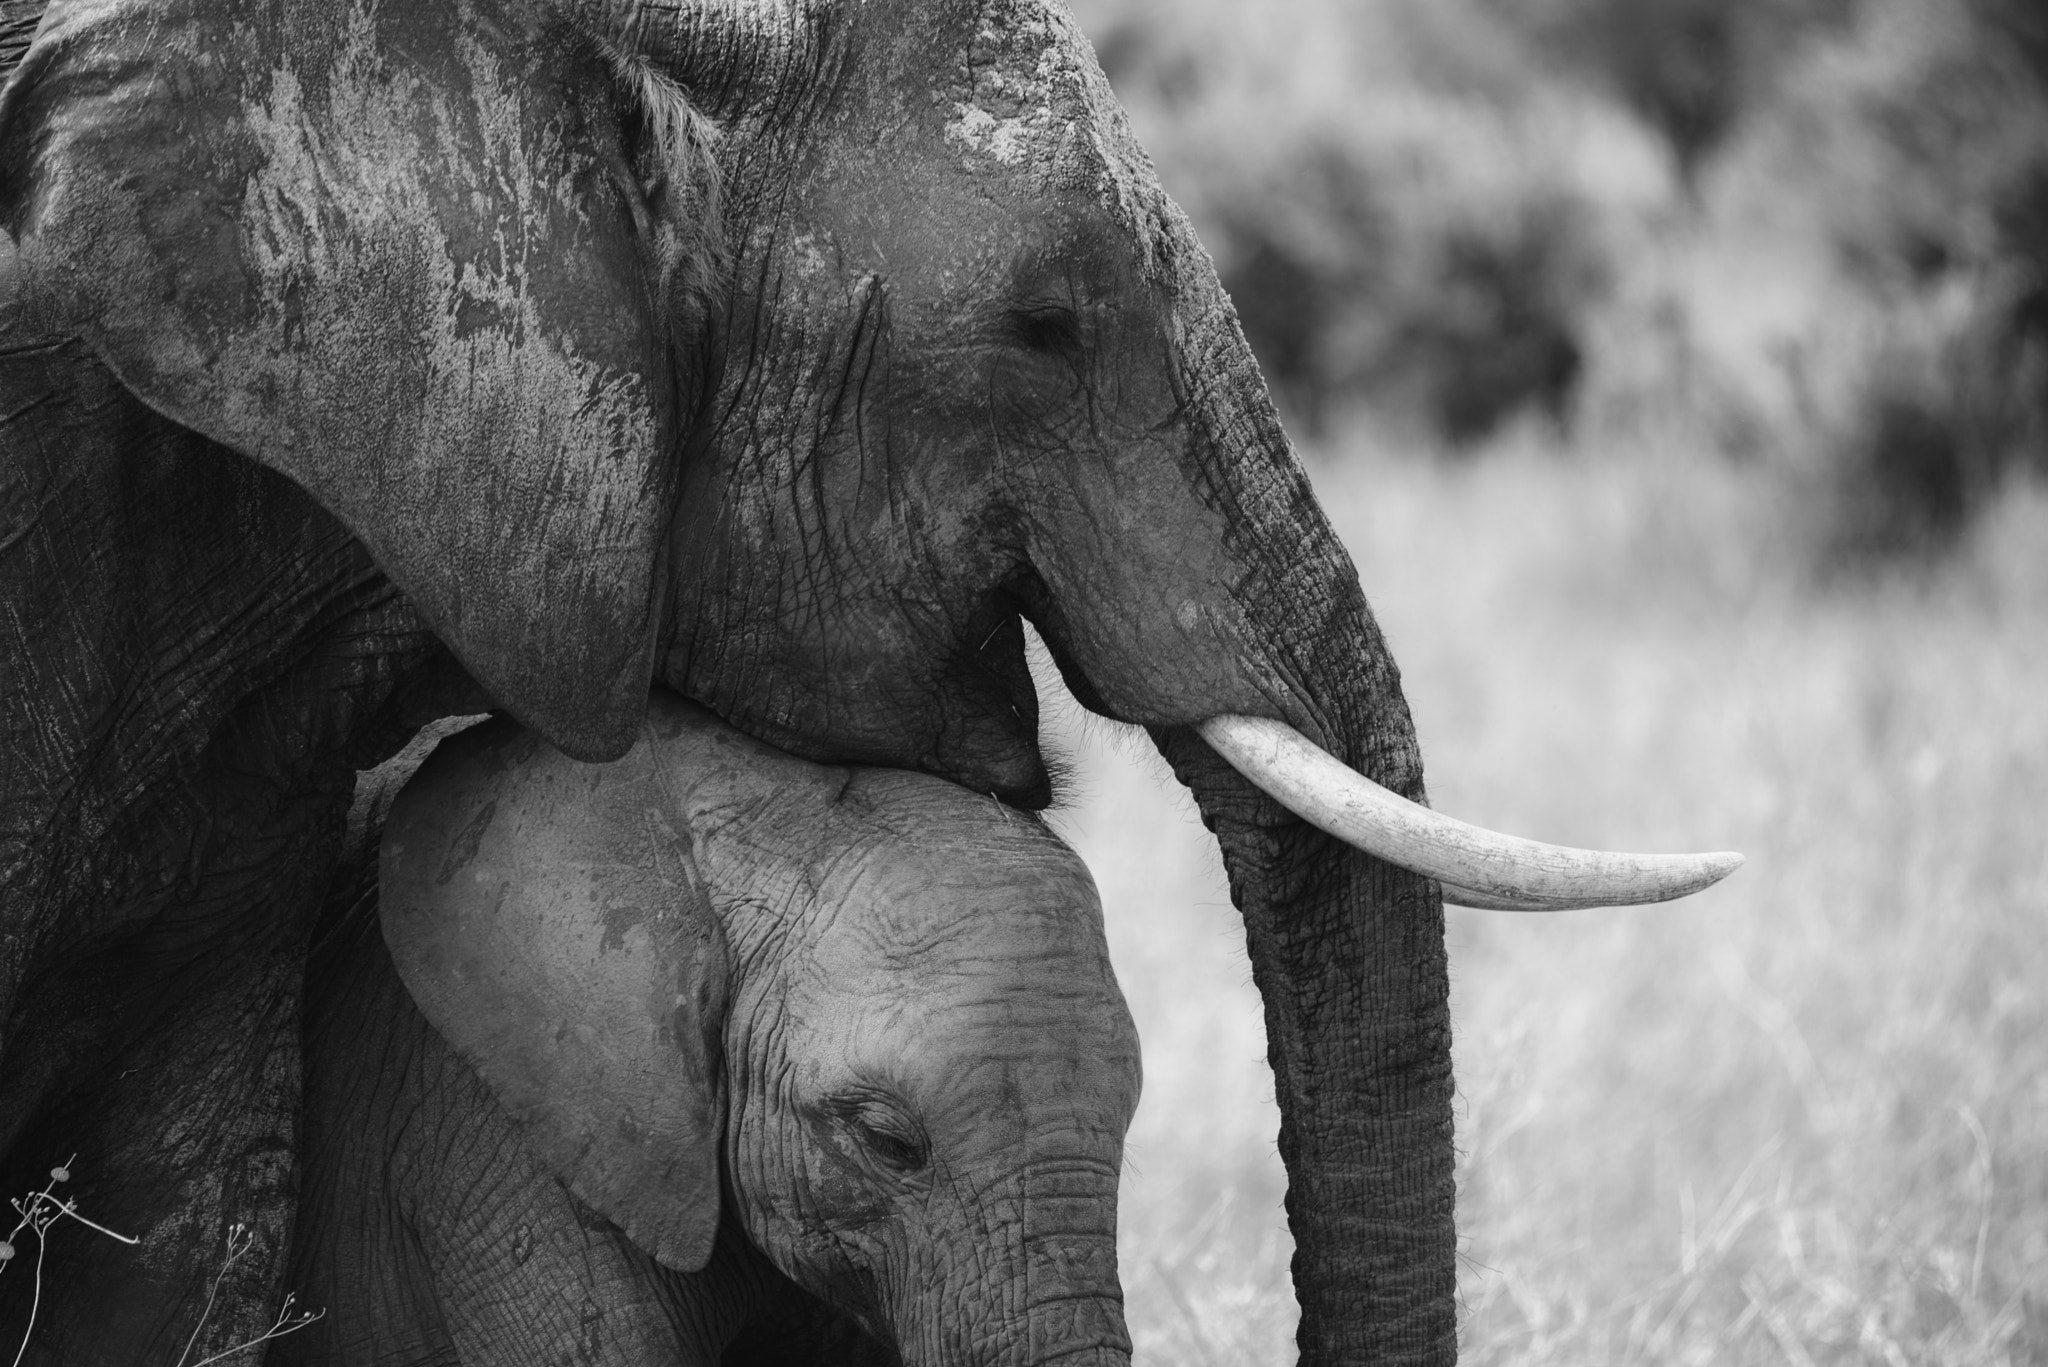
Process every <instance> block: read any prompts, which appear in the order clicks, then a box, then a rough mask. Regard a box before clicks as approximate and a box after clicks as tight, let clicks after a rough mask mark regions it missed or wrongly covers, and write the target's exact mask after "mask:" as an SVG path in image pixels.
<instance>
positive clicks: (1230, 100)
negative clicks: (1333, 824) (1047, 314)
mask: <svg viewBox="0 0 2048 1367" xmlns="http://www.w3.org/2000/svg"><path fill="white" fill-rule="evenodd" d="M1076 9H1077V11H1078V13H1079V15H1080V17H1081V19H1082V22H1083V24H1084V26H1085V27H1086V28H1087V29H1088V31H1089V32H1090V33H1091V34H1092V35H1093V36H1094V38H1095V41H1096V45H1097V51H1098V53H1099V55H1100V56H1101V58H1102V60H1103V64H1104V67H1105V69H1106V70H1107V71H1108V72H1109V75H1110V78H1111V81H1112V82H1113V83H1114V84H1115V85H1116V87H1117V89H1118V92H1119V94H1120V95H1121V96H1122V97H1123V99H1124V101H1125V103H1126V105H1127V106H1128V107H1129V109H1130V111H1131V115H1132V120H1133V123H1134V124H1135V125H1136V126H1137V131H1138V134H1139V137H1140V139H1141V141H1143V142H1144V144H1145V145H1146V146H1147V147H1148V148H1149V149H1150V150H1151V152H1152V154H1153V156H1154V158H1155V159H1156V160H1157V162H1158V163H1159V167H1160V171H1161V174H1162V176H1163V178H1164V179H1165V181H1166V183H1167V185H1168V186H1169V188H1170V189H1171V190H1172V191H1173V192H1174V194H1175V195H1176V196H1177V197H1178V198H1180V200H1181V201H1182V203H1183V204H1184V205H1185V206H1186V207H1187V208H1188V210H1189V212H1190V214H1191V215H1192V216H1193V218H1194V219H1195V222H1196V226H1197V228H1198V230H1199V231H1200V233H1201V234H1202V236H1203V239H1204V241H1205V242H1206V243H1207V244H1208V246H1209V248H1210V250H1211V251H1212V253H1213V254H1214V255H1215V256H1216V258H1217V263H1218V266H1219V268H1220V270H1221V271H1222V273H1223V277H1224V283H1225V285H1226V286H1227V287H1228V288H1229V289H1230V291H1231V295H1232V297H1233V299H1235V300H1236V302H1237V306H1238V310H1239V313H1240V316H1241V317H1242V319H1243V321H1244V325H1245V330H1246V333H1247V335H1248V336H1249V337H1250V339H1251V342H1252V345H1253V348H1254V349H1255V350H1256V351H1257V353H1258V355H1259V358H1260V361H1261V364H1262V365H1263V366H1264V368H1265V370H1266V372H1267V375H1268V378H1269V379H1270V380H1271V381H1272V382H1273V385H1274V388H1275V390H1276V391H1277V392H1278V393H1279V394H1280V396H1281V399H1282V402H1283V403H1284V404H1285V405H1286V406H1288V407H1289V408H1290V409H1291V410H1292V411H1293V414H1294V416H1295V418H1296V419H1297V420H1298V421H1300V422H1301V423H1302V424H1303V425H1304V426H1305V427H1306V428H1307V429H1308V430H1309V431H1311V433H1314V432H1318V431H1320V430H1321V429H1323V428H1324V427H1326V426H1327V425H1329V424H1330V423H1332V422H1334V421H1338V420H1343V421H1350V420H1352V419H1353V418H1354V417H1355V416H1357V415H1359V414H1369V415H1370V417H1371V419H1372V420H1373V421H1374V422H1375V423H1379V424H1385V423H1387V422H1389V421H1391V422H1393V423H1394V424H1396V425H1397V426H1399V427H1405V428H1406V429H1408V430H1409V431H1411V432H1413V433H1414V434H1415V435H1417V436H1418V437H1420V438H1422V439H1423V440H1425V441H1428V442H1433V443H1436V442H1440V443H1441V444H1442V445H1444V446H1445V447H1446V448H1447V449H1454V450H1455V449H1461V448H1464V447H1468V446H1471V445H1473V444H1476V443H1479V442H1481V441H1483V440H1484V439H1486V438H1487V437H1489V436H1490V435H1491V434H1493V433H1495V432H1496V431H1497V430H1499V429H1500V428H1501V427H1502V426H1503V425H1511V424H1514V423H1516V422H1517V421H1518V420H1519V419H1521V418H1522V417H1523V416H1524V415H1532V416H1534V417H1536V418H1537V419H1539V420H1540V421H1539V427H1538V431H1539V432H1541V431H1542V430H1544V428H1545V427H1546V426H1547V427H1548V428H1549V429H1550V430H1552V431H1554V432H1555V434H1556V440H1558V441H1560V442H1565V441H1595V442H1600V443H1602V444H1613V443H1615V442H1635V443H1638V444H1644V445H1650V446H1677V447H1680V448H1683V449H1685V450H1701V449H1705V450H1710V451H1711V450H1719V451H1721V452H1723V453H1726V454H1728V455H1730V456H1734V457H1737V458H1748V459H1755V460H1760V461H1763V462H1766V463H1768V464H1770V465H1771V466H1773V467H1775V468H1778V469H1780V470H1783V471H1786V472H1789V473H1790V474H1792V475H1793V476H1794V477H1795V484H1796V485H1797V487H1799V488H1802V489H1805V490H1807V491H1808V492H1809V493H1810V494H1811V500H1810V501H1811V505H1812V513H1813V516H1812V517H1811V518H1810V524H1811V526H1812V528H1813V532H1814V545H1815V547H1816V548H1817V549H1818V550H1819V551H1820V552H1821V553H1822V555H1823V556H1825V557H1828V558H1830V559H1832V560H1835V561H1840V562H1843V563H1860V562H1863V561H1866V560H1869V559H1872V558H1877V559H1883V558H1888V557H1893V556H1896V555H1900V554H1906V555H1914V554H1925V553H1928V552H1932V551H1936V550H1939V549H1940V548H1942V547H1944V546H1946V545H1948V544H1950V543H1951V542H1953V541H1954V540H1955V539H1956V537H1957V536H1958V535H1959V534H1960V533H1961V531H1962V530H1963V529H1964V528H1966V527H1967V526H1968V525H1969V523H1970V521H1971V519H1972V517H1973V515H1974V514H1975V512H1976V511H1977V510H1978V509H1979V508H1981V507H1982V506H1983V505H1984V504H1985V503H1986V502H1988V501H1989V500H1990V499H1991V498H1992V497H1994V496H1995V495H1996V493H1997V491H1998V490H1999V489H2000V488H2001V487H2002V486H2003V484H2004V483H2005V482H2006V481H2007V480H2008V479H2010V478H2011V477H2013V475H2014V473H2015V472H2017V471H2021V470H2042V469H2044V468H2048V455H2044V450H2048V5H2044V4H2043V3H2042V0H1268V3H1266V4H1263V5H1260V6H1256V7H1249V6H1242V5H1237V4H1229V3H1225V2H1224V0H1076Z"/></svg>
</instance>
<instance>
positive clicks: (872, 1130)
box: [853, 1114, 931, 1172]
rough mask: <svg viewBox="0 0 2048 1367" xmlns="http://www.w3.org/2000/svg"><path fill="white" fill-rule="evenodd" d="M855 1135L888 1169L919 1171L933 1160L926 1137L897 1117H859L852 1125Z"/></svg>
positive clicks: (869, 1115)
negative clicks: (912, 1129) (926, 1144)
mask: <svg viewBox="0 0 2048 1367" xmlns="http://www.w3.org/2000/svg"><path fill="white" fill-rule="evenodd" d="M853 1132H854V1133H855V1134H857V1135H859V1136H860V1142H861V1143H863V1144H865V1145H867V1147H868V1151H869V1152H870V1153H872V1154H874V1156H875V1157H876V1158H878V1159H880V1160H881V1161H882V1164H883V1165H884V1166H885V1167H891V1168H894V1169H896V1170H897V1171H898V1172H916V1171H917V1170H918V1169H920V1168H922V1167H924V1165H925V1164H926V1163H928V1162H930V1161H931V1154H930V1152H929V1151H928V1149H927V1148H926V1146H925V1141H924V1137H923V1136H922V1135H919V1134H916V1133H914V1132H912V1131H911V1129H910V1127H909V1126H908V1125H904V1124H902V1123H901V1122H900V1121H898V1120H897V1118H896V1117H894V1116H889V1117H886V1118H885V1117H882V1116H877V1115H874V1114H867V1115H862V1116H859V1117H857V1118H855V1120H854V1122H853Z"/></svg>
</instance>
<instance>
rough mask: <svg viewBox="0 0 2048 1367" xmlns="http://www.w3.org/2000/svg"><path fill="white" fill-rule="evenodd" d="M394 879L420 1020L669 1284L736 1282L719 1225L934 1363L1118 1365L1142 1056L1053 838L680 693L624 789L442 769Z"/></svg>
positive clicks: (507, 742)
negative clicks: (733, 722) (758, 731)
mask: <svg viewBox="0 0 2048 1367" xmlns="http://www.w3.org/2000/svg"><path fill="white" fill-rule="evenodd" d="M381 880H382V889H381V896H382V899H383V920H384V931H385V938H386V940H387V942H388V943H389V945H390V948H391V951H392V957H393V959H394V961H395V963H396V965H397V967H398V970H399V974H400V976H401V977H402V978H403V979H404V981H405V984H406V986H407V987H408V988H409V989H410V991H411V994H412V997H413V999H414V1000H415V1001H416V1002H417V1003H418V1005H419V1007H420V1009H421V1011H422V1012H424V1014H425V1015H426V1017H427V1018H428V1020H429V1021H430V1022H431V1023H432V1024H433V1025H434V1027H435V1028H436V1029H437V1030H438V1032H439V1033H440V1035H441V1036H442V1037H443V1038H444V1039H445V1040H446V1041H447V1043H448V1044H449V1045H451V1046H452V1047H453V1048H454V1050H455V1051H456V1053H458V1054H459V1055H460V1056H461V1058H462V1059H463V1060H465V1061H466V1062H467V1063H468V1064H469V1065H470V1067H471V1068H473V1069H474V1070H475V1072H476V1073H477V1074H478V1075H479V1076H480V1077H481V1078H482V1079H483V1081H484V1083H485V1084H486V1086H487V1087H488V1089H489V1091H490V1092H491V1094H492V1095H494V1096H495V1098H496V1099H497V1103H498V1105H499V1106H500V1107H501V1108H502V1109H503V1110H504V1111H505V1112H506V1113H507V1114H508V1115H509V1116H510V1117H511V1119H512V1121H513V1123H514V1125H515V1126H516V1127H517V1129H518V1130H519V1131H520V1133H521V1134H522V1136H523V1139H524V1142H525V1145H526V1147H527V1148H528V1149H529V1150H530V1151H531V1152H532V1153H533V1154H534V1155H535V1156H536V1157H537V1158H538V1160H539V1162H540V1164H541V1165H542V1166H543V1167H545V1168H546V1169H548V1170H549V1171H551V1172H553V1173H554V1174H555V1176H556V1177H558V1178H559V1179H560V1180H561V1182H562V1183H563V1184H564V1185H566V1186H567V1187H568V1188H569V1189H570V1190H571V1191H572V1192H573V1193H574V1194H575V1195H576V1196H577V1197H578V1198H580V1200H581V1201H582V1202H583V1203H584V1204H585V1205H586V1206H588V1207H590V1208H592V1209H594V1210H595V1211H597V1212H598V1213H600V1214H601V1215H603V1216H604V1217H606V1218H607V1219H608V1220H609V1221H611V1222H612V1223H613V1224H615V1225H616V1226H617V1227H618V1228H619V1229H620V1230H622V1231H623V1232H624V1234H625V1236H626V1237H627V1238H628V1239H630V1240H631V1242H632V1243H633V1244H635V1245H637V1246H638V1248H639V1249H640V1250H643V1251H644V1252H646V1253H647V1254H651V1255H652V1256H653V1258H654V1259H656V1260H657V1261H659V1262H660V1263H662V1264H665V1265H666V1266H667V1267H669V1268H671V1269H675V1270H678V1271H681V1272H686V1273H695V1272H699V1271H700V1270H705V1271H706V1272H707V1273H715V1272H716V1269H715V1268H710V1269H707V1264H708V1263H711V1262H713V1261H715V1259H716V1258H723V1257H726V1256H727V1253H726V1249H727V1245H728V1243H729V1242H730V1240H726V1241H717V1251H716V1252H714V1242H715V1239H714V1236H715V1235H716V1234H717V1231H718V1226H719V1218H720V1204H721V1200H722V1199H724V1200H729V1201H730V1214H731V1217H732V1220H733V1223H736V1224H737V1226H738V1227H739V1228H740V1229H741V1230H743V1231H744V1233H745V1235H746V1238H747V1240H748V1241H749V1242H750V1243H751V1244H752V1245H753V1249H750V1250H749V1251H748V1252H749V1255H750V1256H751V1255H752V1254H753V1253H754V1251H755V1250H758V1252H759V1253H761V1254H765V1255H766V1257H767V1260H768V1261H769V1262H770V1263H772V1264H773V1265H774V1266H775V1267H776V1268H778V1269H779V1270H780V1271H781V1272H782V1274H783V1275H785V1276H786V1277H788V1278H790V1279H791V1280H793V1281H795V1282H796V1283H797V1284H798V1285H799V1286H801V1287H803V1288H805V1289H806V1290H807V1291H809V1292H811V1293H812V1294H813V1295H815V1296H817V1297H819V1298H821V1299H823V1300H824V1301H825V1302H826V1303H828V1304H829V1305H831V1306H833V1307H836V1308H837V1309H839V1310H840V1311H843V1312H844V1313H846V1314H847V1315H850V1316H851V1317H853V1318H854V1319H855V1320H857V1321H858V1322H859V1323H860V1324H862V1325H863V1326H864V1327H865V1328H866V1329H867V1330H868V1331H869V1332H870V1333H871V1334H873V1335H874V1336H875V1337H876V1338H878V1339H880V1340H881V1341H882V1342H883V1343H885V1344H888V1345H891V1346H893V1347H894V1348H895V1350H896V1351H897V1352H898V1353H899V1354H900V1355H901V1357H902V1358H903V1360H904V1361H905V1362H906V1363H908V1364H912V1367H917V1365H918V1364H931V1365H932V1367H938V1364H947V1367H953V1365H955V1364H969V1363H989V1364H996V1363H1002V1364H1010V1363H1017V1364H1022V1363H1036V1362H1045V1361H1050V1360H1052V1359H1055V1358H1059V1359H1063V1360H1064V1359H1074V1360H1077V1361H1078V1360H1086V1361H1100V1362H1104V1363H1109V1362H1121V1361H1123V1360H1125V1359H1126V1358H1127V1356H1128V1353H1129V1342H1128V1339H1127V1338H1126V1336H1125V1332H1124V1325H1123V1316H1122V1306H1121V1293H1120V1291H1119V1288H1118V1284H1117V1275H1116V1239H1115V1233H1116V1225H1115V1221H1116V1188H1117V1175H1118V1168H1119V1165H1120V1162H1121V1158H1122V1146H1123V1135H1124V1131H1125V1129H1126V1127H1127V1126H1128V1124H1129V1122H1130V1118H1131V1113H1132V1110H1133V1108H1134V1107H1135V1105H1136V1102H1137V1095H1138V1050H1137V1037H1136V1032H1135V1030H1134V1029H1133V1027H1132V1024H1131V1020H1130V1017H1129V1015H1128V1013H1127V1012H1126V1010H1125V1007H1124V1003H1123V999H1122V997H1121V995H1120V994H1119V992H1118V990H1117V986H1116V982H1115V979H1114V978H1113V976H1112V974H1111V972H1110V967H1109V961H1108V955H1107V950H1106V947H1105V945H1104V941H1103V933H1102V924H1101V912H1100V909H1099V905H1098V903H1097V900H1096V895H1095V890H1094V886H1093V884H1092V882H1091V880H1090V879H1089V877H1088V873H1087V871H1086V869H1085V868H1083V867H1082V865H1081V863H1080V861H1079V860H1078V859H1076V858H1075V856H1074V855H1073V854H1072V853H1071V852H1070V851H1069V850H1068V849H1067V848H1066V847H1065V846H1064V845H1062V844H1061V843H1060V841H1059V840H1058V839H1057V838H1056V837H1055V836H1053V835H1052V834H1051V833H1050V832H1049V831H1048V830H1047V829H1046V828H1045V827H1044V826H1043V825H1042V824H1041V823H1040V822H1038V821H1037V820H1036V819H1035V818H1032V817H1029V816H1024V815H1020V814H1019V813H1017V812H1015V811H1013V810H1010V809H1007V808H1005V807H1003V806H1001V805H999V804H998V803H996V802H993V801H991V800H989V799H987V798H984V797H978V796H975V795H973V794H970V793H968V792H966V791H965V790H963V789H960V788H957V787H954V786H953V785H951V784H949V783H945V782H942V781H940V780H936V779H932V778H929V777H925V776H920V775H915V774H910V773H905V772H900V771H893V770H860V769H856V770H846V769H833V768H825V767H821V766H819V765H815V764H811V763H808V762H805V761H800V760H796V759H793V758H790V757H788V756H786V755H783V754H781V753H780V752H777V751H774V750H770V749H768V748H766V747H764V746H762V745H760V744H759V743H757V742H754V741H751V740H749V739H747V738H746V737H744V736H742V735H740V734H739V733H737V732H734V731H732V730H730V729H729V728H727V727H725V726H723V725H722V724H720V723H718V722H717V721H715V720H714V719H712V718H711V717H710V716H709V715H708V714H706V713H704V712H702V711H700V710H698V709H696V708H694V707H692V706H690V705H688V704H685V703H682V702H680V701H677V700H674V699H672V698H666V697H657V699H656V700H655V705H654V706H653V707H652V708H651V709H650V711H649V714H648V721H647V724H646V727H645V729H644V731H643V734H642V736H641V739H640V741H639V742H638V744H637V745H636V746H635V747H634V749H633V750H632V752H631V753H630V754H629V755H628V756H627V758H626V759H624V760H622V761H620V762H618V763H616V764H610V765H586V764H581V763H578V762H575V761H573V760H570V759H567V758H565V757H564V756H562V755H561V754H559V753H558V752H556V751H554V750H553V749H551V748H550V747H548V746H546V745H545V744H543V743H542V742H540V741H538V740H536V739H534V738H533V737H531V736H530V735H528V734H527V733H524V732H521V731H519V730H517V729H515V728H513V727H512V726H510V725H509V724H507V723H492V724H490V725H487V726H484V727H480V728H477V729H476V730H474V731H471V732H468V733H465V734H464V735H462V736H459V737H457V738H456V739H455V740H454V741H451V742H447V743H444V744H443V746H442V747H441V750H440V751H439V752H437V753H436V755H435V756H434V758H433V759H432V760H431V761H430V762H429V763H428V765H427V766H426V767H425V768H424V769H423V770H422V771H421V773H420V774H419V776H418V777H417V778H416V779H415V780H414V781H413V782H412V784H411V785H410V786H408V788H407V789H406V791H405V792H404V794H403V795H402V796H401V797H400V799H399V801H398V802H397V804H396V805H395V806H394V808H393V811H392V816H391V821H390V824H389V826H388V828H387V833H386V836H385V841H384V854H383V864H382V871H381ZM721 1160H722V1163H721ZM686 1280H687V1279H686ZM706 1284H707V1285H709V1284H710V1283H708V1282H707V1283H706Z"/></svg>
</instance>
